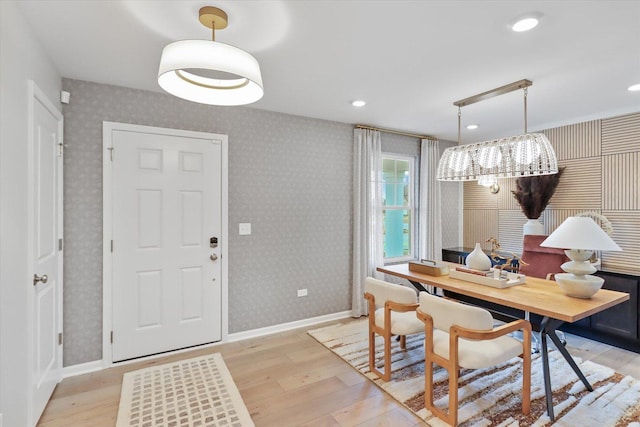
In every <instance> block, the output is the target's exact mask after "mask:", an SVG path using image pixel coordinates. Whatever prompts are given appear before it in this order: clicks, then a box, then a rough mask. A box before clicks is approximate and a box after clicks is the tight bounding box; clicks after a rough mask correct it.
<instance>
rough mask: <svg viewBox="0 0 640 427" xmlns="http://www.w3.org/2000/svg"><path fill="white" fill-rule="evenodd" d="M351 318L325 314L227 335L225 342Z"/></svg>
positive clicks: (344, 314) (348, 315) (349, 314)
mask: <svg viewBox="0 0 640 427" xmlns="http://www.w3.org/2000/svg"><path fill="white" fill-rule="evenodd" d="M348 317H351V311H341V312H338V313H332V314H325V315H324V316H317V317H311V318H309V319H303V320H296V321H295V322H289V323H281V324H279V325H273V326H267V327H266V328H258V329H251V330H249V331H242V332H236V333H233V334H229V336H228V337H227V342H235V341H242V340H246V339H249V338H257V337H262V336H265V335H271V334H276V333H278V332H285V331H290V330H291V329H297V328H303V327H307V326H313V325H317V324H319V323H324V322H330V321H332V320H340V319H346V318H348Z"/></svg>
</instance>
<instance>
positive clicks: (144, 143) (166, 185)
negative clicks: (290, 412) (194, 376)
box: [105, 124, 223, 362]
mask: <svg viewBox="0 0 640 427" xmlns="http://www.w3.org/2000/svg"><path fill="white" fill-rule="evenodd" d="M105 125H106V124H105ZM113 125H114V126H115V127H116V128H114V129H112V130H111V132H110V133H109V135H110V136H109V138H110V139H111V143H110V145H108V150H109V151H110V154H109V155H110V157H111V162H110V164H111V165H112V182H111V186H112V204H111V208H112V212H111V215H112V277H113V279H112V298H113V310H112V323H113V335H112V343H113V344H112V360H113V361H114V362H115V361H121V360H126V359H131V358H135V357H140V356H145V355H150V354H155V353H160V352H165V351H170V350H175V349H180V348H185V347H190V346H194V345H199V344H205V343H210V342H214V341H219V340H220V339H221V333H222V310H221V298H222V295H221V289H222V276H221V260H220V258H221V256H222V253H221V248H222V245H221V244H222V221H221V219H222V216H221V215H222V214H221V212H222V209H221V208H222V199H221V197H222V141H223V138H220V136H219V135H218V136H214V135H212V134H201V133H196V132H185V131H171V130H168V129H159V128H149V127H144V126H131V125H129V126H127V128H128V129H117V126H118V125H119V124H113ZM105 135H107V133H105ZM212 246H213V247H212Z"/></svg>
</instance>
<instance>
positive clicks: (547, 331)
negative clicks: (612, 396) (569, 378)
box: [540, 317, 593, 421]
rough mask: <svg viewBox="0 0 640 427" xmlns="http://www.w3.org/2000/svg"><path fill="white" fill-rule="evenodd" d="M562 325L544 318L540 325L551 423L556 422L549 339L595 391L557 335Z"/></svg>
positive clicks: (584, 381) (585, 384) (543, 366)
mask: <svg viewBox="0 0 640 427" xmlns="http://www.w3.org/2000/svg"><path fill="white" fill-rule="evenodd" d="M562 323H563V322H562V321H561V320H557V319H550V318H549V317H544V318H543V319H542V323H541V324H540V326H541V329H542V330H541V331H540V339H541V341H542V373H543V374H544V390H545V395H546V397H547V414H548V415H549V418H550V419H551V421H555V416H554V414H553V395H552V392H551V376H550V372H549V354H548V352H547V337H549V338H550V339H551V341H553V343H554V344H555V345H556V347H557V348H558V351H559V352H560V354H562V356H563V357H564V359H565V360H566V361H567V363H569V366H571V369H573V372H575V373H576V375H577V376H578V378H580V381H582V383H583V384H584V386H585V387H586V388H587V390H589V391H593V387H591V384H589V381H587V378H586V377H585V376H584V374H583V373H582V371H581V370H580V368H579V367H578V365H577V364H576V362H575V360H573V357H571V355H570V354H569V352H568V351H567V349H566V348H565V347H564V345H562V342H561V341H560V339H559V338H558V336H557V335H556V328H557V327H558V326H560V325H561V324H562Z"/></svg>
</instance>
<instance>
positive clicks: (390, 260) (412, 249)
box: [380, 152, 417, 265]
mask: <svg viewBox="0 0 640 427" xmlns="http://www.w3.org/2000/svg"><path fill="white" fill-rule="evenodd" d="M386 159H389V160H401V161H406V162H408V164H409V189H408V192H409V198H408V199H409V200H408V205H406V206H404V205H402V206H400V205H397V206H391V207H390V206H385V204H384V201H383V203H382V206H381V208H380V214H381V216H382V219H383V223H384V211H385V210H387V209H391V210H407V211H409V216H410V221H409V254H408V255H403V256H399V257H386V256H385V255H384V246H385V245H384V242H385V235H384V234H383V235H382V248H383V255H382V256H383V262H384V264H385V265H387V264H394V263H401V262H407V261H411V260H415V259H417V255H416V250H417V244H416V236H417V228H416V227H417V219H416V213H417V207H416V202H417V191H416V190H417V185H416V179H417V174H416V163H417V159H416V157H415V156H412V155H409V154H398V153H388V152H383V153H382V156H381V163H382V164H381V165H380V169H381V171H382V174H383V176H382V185H383V186H384V185H385V182H386V181H385V180H384V167H383V165H384V161H385V160H386ZM385 200H386V199H385Z"/></svg>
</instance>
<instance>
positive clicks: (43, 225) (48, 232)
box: [25, 82, 62, 425]
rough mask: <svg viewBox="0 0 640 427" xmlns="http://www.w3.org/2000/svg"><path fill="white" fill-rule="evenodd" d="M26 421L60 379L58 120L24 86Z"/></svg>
mask: <svg viewBox="0 0 640 427" xmlns="http://www.w3.org/2000/svg"><path fill="white" fill-rule="evenodd" d="M30 92H31V93H30V116H29V117H30V128H31V129H30V138H29V139H30V149H31V161H30V162H31V163H30V180H31V181H30V185H29V192H30V195H29V198H30V202H29V211H30V213H29V216H30V224H31V225H30V228H31V229H30V231H29V235H30V239H29V240H30V248H31V250H30V252H31V254H32V263H33V278H31V277H30V278H29V279H28V283H26V284H25V286H29V287H30V288H31V289H32V295H31V296H30V299H31V302H30V305H31V313H32V316H31V318H32V320H31V325H32V327H31V328H30V329H31V330H30V335H31V338H30V340H31V355H30V359H31V361H32V362H31V372H32V378H31V414H30V415H31V420H32V423H31V424H32V425H35V423H36V422H37V421H38V419H39V418H40V415H41V414H42V411H43V410H44V408H45V406H46V405H47V402H48V401H49V398H50V397H51V394H52V393H53V389H54V388H55V386H56V384H57V383H58V382H59V381H60V379H61V372H62V346H61V342H60V340H59V339H58V334H59V333H61V332H62V313H61V311H62V310H61V308H62V283H61V281H62V280H61V277H62V254H61V252H60V251H61V247H59V246H58V239H59V238H61V236H62V152H61V148H60V147H61V145H60V144H62V115H61V113H60V112H59V111H58V110H57V109H55V107H53V104H51V102H49V101H48V99H47V98H46V97H45V95H44V94H43V93H42V92H41V91H40V90H39V89H38V88H37V86H36V85H35V84H33V82H31V84H30Z"/></svg>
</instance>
